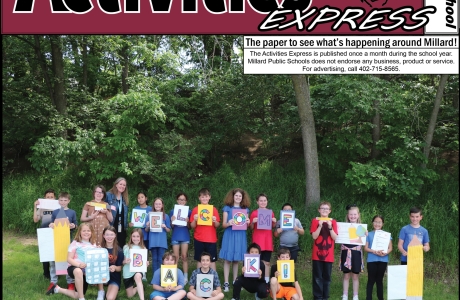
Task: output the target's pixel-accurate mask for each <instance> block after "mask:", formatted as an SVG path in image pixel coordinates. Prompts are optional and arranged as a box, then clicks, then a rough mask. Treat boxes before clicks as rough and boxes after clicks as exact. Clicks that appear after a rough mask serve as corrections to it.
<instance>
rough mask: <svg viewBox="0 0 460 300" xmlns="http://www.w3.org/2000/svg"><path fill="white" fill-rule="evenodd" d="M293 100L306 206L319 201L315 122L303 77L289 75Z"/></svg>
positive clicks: (305, 81)
mask: <svg viewBox="0 0 460 300" xmlns="http://www.w3.org/2000/svg"><path fill="white" fill-rule="evenodd" d="M291 78H292V83H293V85H294V91H295V98H296V102H297V107H298V109H299V117H300V127H301V130H302V143H303V153H304V158H305V175H306V181H305V189H306V199H305V203H306V205H307V206H308V205H309V204H312V203H317V202H319V201H320V182H319V164H318V149H317V147H316V132H315V120H314V118H313V111H312V109H311V103H310V87H309V85H308V83H307V80H306V77H305V75H291Z"/></svg>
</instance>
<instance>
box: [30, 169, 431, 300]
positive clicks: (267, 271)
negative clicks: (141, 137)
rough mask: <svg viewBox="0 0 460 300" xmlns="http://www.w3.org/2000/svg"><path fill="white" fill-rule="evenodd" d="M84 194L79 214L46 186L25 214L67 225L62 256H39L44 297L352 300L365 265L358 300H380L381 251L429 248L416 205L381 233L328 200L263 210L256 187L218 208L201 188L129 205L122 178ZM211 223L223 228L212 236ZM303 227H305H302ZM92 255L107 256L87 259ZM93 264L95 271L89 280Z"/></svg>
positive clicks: (264, 199) (380, 224) (385, 254)
mask: <svg viewBox="0 0 460 300" xmlns="http://www.w3.org/2000/svg"><path fill="white" fill-rule="evenodd" d="M92 195H93V199H92V200H90V201H88V202H86V203H85V205H84V206H83V207H82V208H80V209H81V214H80V209H76V208H75V207H74V209H72V208H70V207H69V204H70V202H71V194H70V193H69V192H65V191H63V192H59V193H57V192H56V191H54V190H53V189H48V190H46V191H45V193H44V195H43V198H42V199H38V200H36V201H35V202H34V215H33V221H34V222H35V223H38V222H41V224H40V229H43V228H51V229H53V230H55V231H57V230H58V229H59V228H60V227H61V224H62V222H63V221H62V220H64V222H65V224H67V225H68V229H69V230H68V231H69V233H68V235H69V237H68V239H67V237H66V239H62V242H61V241H57V240H56V236H57V232H56V233H55V234H54V236H55V241H54V243H55V247H54V248H55V249H57V247H58V246H56V244H58V243H60V245H59V246H60V247H65V249H66V251H67V252H66V253H67V256H66V261H64V262H63V261H62V259H59V261H58V258H57V257H58V255H57V254H55V257H56V260H55V261H42V264H43V276H44V277H45V279H47V280H49V285H48V287H47V288H46V287H44V294H46V295H52V294H63V295H66V296H68V297H70V298H73V299H85V294H86V292H87V290H88V288H91V289H95V290H96V289H97V300H105V299H107V300H115V299H117V298H119V293H120V291H122V290H125V292H126V296H127V297H128V298H131V297H135V298H137V297H139V299H141V300H144V299H149V300H164V299H168V300H181V299H191V300H200V299H211V300H218V299H232V300H242V299H245V298H244V297H242V296H241V295H242V291H243V290H245V291H246V292H248V293H250V294H253V296H252V298H250V299H256V300H257V299H272V300H276V299H286V300H302V299H314V300H326V299H341V300H348V299H350V300H359V298H358V294H359V289H360V286H359V276H360V274H361V276H363V274H362V273H364V272H365V273H367V277H368V278H367V285H366V286H365V287H363V288H362V290H364V291H365V295H366V300H371V299H373V296H374V298H376V299H378V300H383V299H384V288H385V287H384V277H385V274H386V272H387V267H388V263H389V254H390V253H391V252H392V251H394V250H397V251H398V252H399V253H400V264H401V265H407V264H408V253H410V252H411V251H413V250H410V248H411V247H410V246H412V245H416V246H418V245H419V246H420V248H421V249H423V251H424V252H428V251H429V250H430V240H429V235H428V231H427V230H426V229H425V228H424V227H423V226H421V225H420V222H421V220H422V219H423V214H422V211H421V209H420V208H417V207H412V208H411V209H410V211H409V212H408V213H409V219H410V224H408V225H407V226H404V227H403V228H402V229H401V230H400V232H399V235H398V236H396V237H393V236H391V234H390V233H388V232H385V231H384V224H385V216H383V215H380V214H376V215H374V216H372V217H371V219H370V223H371V224H372V228H367V225H366V226H365V227H363V220H362V217H361V215H360V210H359V208H358V206H357V205H355V204H350V205H347V206H346V211H347V214H346V216H345V218H343V216H334V218H332V216H333V214H332V208H333V207H332V205H331V203H329V202H327V201H322V202H320V203H319V204H318V206H317V216H316V217H315V218H313V219H312V220H300V219H299V218H297V217H296V213H295V208H294V206H293V205H292V204H291V203H288V202H286V203H284V204H283V205H282V207H270V205H269V196H268V195H266V194H264V193H260V194H258V195H257V196H256V198H255V202H256V205H255V206H254V205H253V206H251V198H250V195H249V194H248V192H247V191H245V190H243V189H241V188H233V189H231V190H229V191H228V193H227V194H226V195H225V197H224V199H223V205H219V207H220V206H223V208H222V210H221V211H219V210H218V209H217V208H216V206H214V205H212V204H211V192H210V190H209V189H207V188H202V189H200V190H199V191H198V192H197V194H196V195H195V196H196V197H197V198H198V202H196V201H193V200H192V199H193V198H194V197H192V198H189V196H188V195H187V194H185V193H183V192H179V193H178V194H177V195H176V197H175V198H176V199H175V201H174V202H173V201H169V202H166V201H165V200H164V199H162V198H160V197H150V195H147V194H146V193H145V192H137V194H135V195H136V200H137V204H136V205H135V206H134V208H133V209H130V208H129V207H130V202H129V195H128V184H127V180H126V179H125V178H122V177H120V178H118V179H116V180H115V182H114V183H113V186H112V187H111V188H110V189H109V190H106V188H105V187H104V186H103V185H96V186H94V188H93V190H92ZM47 200H54V201H57V202H58V204H59V208H56V209H45V208H42V207H45V205H44V203H45V202H47ZM192 203H193V204H192ZM195 203H196V204H197V205H195ZM70 206H71V205H70ZM131 207H133V206H131ZM251 207H253V208H255V209H251ZM78 216H79V217H78ZM158 220H159V221H158ZM154 223H155V224H154ZM302 223H303V224H302ZM308 224H310V226H309V227H308V226H307V225H308ZM219 227H221V229H222V230H223V231H222V232H223V234H218V231H217V229H218V228H219ZM304 227H305V228H306V229H308V228H309V231H308V232H307V234H305V231H306V230H305V228H304ZM40 229H38V230H37V232H39V230H40ZM59 230H60V229H59ZM393 234H395V233H393ZM303 239H312V240H313V247H312V249H311V250H310V251H311V253H308V250H307V252H305V251H301V249H300V247H299V245H300V243H301V241H302V240H303ZM393 239H397V245H398V247H397V249H393V246H392V241H391V240H393ZM64 240H65V241H68V243H67V242H64ZM382 241H384V242H382ZM336 243H337V246H336V245H335V244H336ZM382 243H383V246H382ZM377 244H378V245H377ZM40 247H41V246H40V237H39V251H43V249H41V248H40ZM104 249H105V250H104ZM335 249H337V251H334V250H335ZM133 253H134V254H133ZM41 255H42V253H40V257H41ZM98 255H99V256H101V257H105V259H106V261H107V262H108V263H107V264H105V263H104V260H99V261H95V260H92V259H93V258H94V257H99V256H98ZM104 255H106V256H104ZM300 258H302V260H303V261H309V262H311V267H312V274H311V276H312V280H311V282H305V280H303V281H302V280H300V279H299V273H300V272H301V271H302V268H303V266H302V265H301V264H300V263H299V260H300ZM98 263H99V265H98ZM133 266H135V267H143V269H142V270H141V269H140V268H139V269H138V268H133ZM195 266H196V267H195ZM335 267H337V268H339V269H340V271H341V272H342V273H343V277H342V280H343V281H342V286H343V292H342V294H340V295H331V293H330V287H331V282H332V271H333V268H335ZM94 270H98V271H101V273H100V274H102V275H101V276H100V277H97V275H94V274H93V272H94ZM104 270H105V271H106V273H104V272H103V271H104ZM219 273H220V274H223V276H221V275H219ZM230 273H231V276H230ZM104 274H106V275H104ZM107 274H108V275H107ZM150 274H151V275H150ZM59 275H63V277H64V276H65V280H66V283H67V285H66V286H63V285H62V284H61V285H59V284H58V278H59V277H58V276H59ZM97 278H99V279H97ZM350 279H351V280H350ZM98 280H99V281H98ZM350 282H351V287H350ZM374 286H375V287H376V289H375V290H376V293H375V292H374ZM305 291H307V292H305Z"/></svg>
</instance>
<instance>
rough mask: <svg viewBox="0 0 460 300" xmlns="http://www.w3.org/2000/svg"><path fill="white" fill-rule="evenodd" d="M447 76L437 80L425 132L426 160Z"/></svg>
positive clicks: (424, 165)
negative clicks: (428, 122) (436, 87)
mask: <svg viewBox="0 0 460 300" xmlns="http://www.w3.org/2000/svg"><path fill="white" fill-rule="evenodd" d="M448 77H449V75H441V79H440V80H439V85H438V91H437V92H436V98H435V99H434V106H433V111H432V112H431V118H430V124H429V125H428V131H427V132H426V138H425V148H424V149H423V154H424V155H425V157H426V159H428V157H429V156H430V147H431V142H432V141H433V134H434V129H435V127H436V120H437V118H438V112H439V106H441V100H442V96H443V94H444V88H445V86H446V82H447V78H448ZM422 168H426V164H422Z"/></svg>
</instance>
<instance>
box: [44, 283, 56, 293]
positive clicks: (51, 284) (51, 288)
mask: <svg viewBox="0 0 460 300" xmlns="http://www.w3.org/2000/svg"><path fill="white" fill-rule="evenodd" d="M55 287H56V284H55V283H52V282H51V283H50V285H49V286H48V288H47V289H46V295H51V294H54V288H55Z"/></svg>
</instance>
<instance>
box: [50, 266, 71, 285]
mask: <svg viewBox="0 0 460 300" xmlns="http://www.w3.org/2000/svg"><path fill="white" fill-rule="evenodd" d="M65 272H66V274H65V279H66V281H67V284H69V283H74V282H75V280H74V279H73V278H72V277H70V276H69V274H67V269H66V271H65ZM50 278H51V280H50V282H52V283H54V284H57V282H58V275H56V263H55V262H54V261H50Z"/></svg>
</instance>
